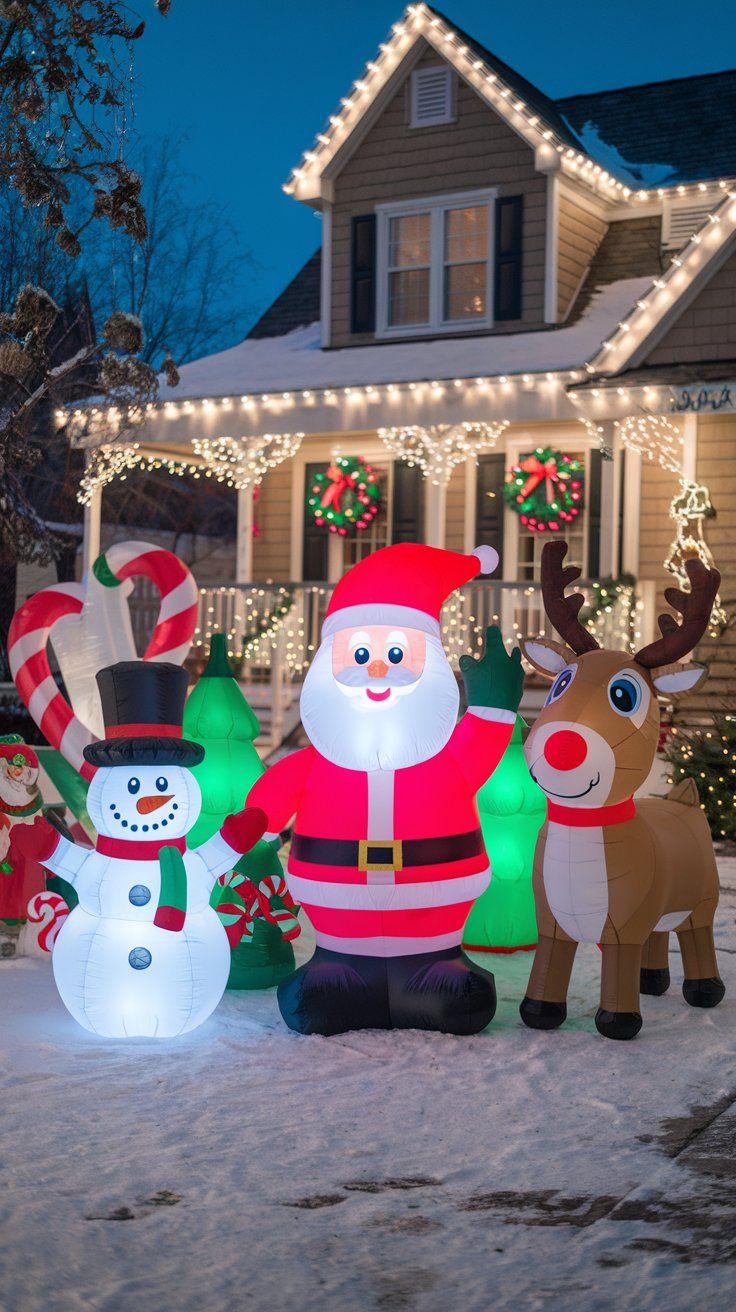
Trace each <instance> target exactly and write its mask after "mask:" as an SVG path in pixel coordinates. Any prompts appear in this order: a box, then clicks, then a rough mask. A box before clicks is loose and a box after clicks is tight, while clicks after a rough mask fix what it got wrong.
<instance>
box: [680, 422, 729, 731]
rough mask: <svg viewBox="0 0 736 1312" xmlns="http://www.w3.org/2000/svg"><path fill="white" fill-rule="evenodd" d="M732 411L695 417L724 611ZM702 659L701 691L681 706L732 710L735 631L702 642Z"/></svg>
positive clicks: (708, 524) (699, 467) (700, 469)
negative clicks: (705, 669)
mask: <svg viewBox="0 0 736 1312" xmlns="http://www.w3.org/2000/svg"><path fill="white" fill-rule="evenodd" d="M735 457H736V415H733V414H732V415H725V414H724V415H706V416H703V417H701V418H699V419H698V459H697V467H696V468H697V478H698V481H699V482H701V483H705V485H706V487H707V488H709V490H710V494H711V499H712V502H713V506H714V508H715V511H716V516H715V519H708V520H706V521H705V538H706V541H707V543H708V546H709V547H710V550H711V552H712V553H713V558H714V560H715V563H716V565H717V566H718V569H719V570H720V571H721V574H722V575H723V583H722V585H721V600H722V602H723V603H724V606H725V608H726V611H727V612H728V613H729V614H731V615H733V613H734V611H736V586H735V585H734V579H736V458H735ZM698 656H699V658H700V659H701V660H705V661H707V662H708V664H709V665H710V671H711V672H710V677H709V679H708V682H707V683H706V684H705V685H704V687H703V690H702V692H700V693H697V692H696V693H695V694H694V695H693V696H692V697H690V698H688V700H687V702H686V703H685V704H684V708H685V709H687V710H688V711H696V710H705V709H708V710H713V711H722V710H727V711H729V712H731V713H733V711H734V710H736V677H734V670H736V631H734V629H733V628H730V629H728V630H727V631H726V633H725V634H724V635H723V637H722V638H721V639H720V640H719V641H717V642H715V643H711V642H705V643H702V644H701V647H700V649H699V651H698Z"/></svg>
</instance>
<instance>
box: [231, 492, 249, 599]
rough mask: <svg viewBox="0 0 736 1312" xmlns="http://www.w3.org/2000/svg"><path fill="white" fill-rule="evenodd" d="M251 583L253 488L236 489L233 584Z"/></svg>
mask: <svg viewBox="0 0 736 1312" xmlns="http://www.w3.org/2000/svg"><path fill="white" fill-rule="evenodd" d="M252 581H253V486H252V484H248V486H247V487H241V488H238V524H237V540H236V544H235V582H236V583H252Z"/></svg>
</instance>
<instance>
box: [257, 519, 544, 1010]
mask: <svg viewBox="0 0 736 1312" xmlns="http://www.w3.org/2000/svg"><path fill="white" fill-rule="evenodd" d="M497 563H498V556H497V554H496V552H495V551H493V549H492V548H491V547H479V548H478V549H477V550H476V551H475V552H474V553H473V555H461V554H459V553H455V552H451V551H442V550H438V549H437V548H434V547H427V546H422V545H417V544H412V543H402V544H398V545H396V546H392V547H385V548H384V549H383V550H381V551H376V552H374V553H373V554H372V555H370V556H368V557H366V559H364V560H362V561H360V563H359V564H357V565H355V566H354V567H353V569H351V570H350V571H349V572H348V573H347V574H346V575H345V577H344V578H343V579H342V580H341V581H340V582H339V583H338V585H337V587H336V588H335V591H334V593H333V596H332V600H331V602H330V605H329V607H328V610H327V615H326V618H325V623H324V626H323V629H322V642H321V645H320V647H319V650H318V651H317V654H316V656H315V659H314V661H313V663H312V665H311V667H310V669H309V671H308V673H307V676H306V679H305V682H304V688H303V690H302V696H301V715H302V723H303V725H304V728H305V730H306V732H307V734H308V736H309V738H310V741H311V745H310V746H309V747H306V748H304V749H303V750H302V751H299V752H295V753H294V754H293V755H292V756H288V757H285V758H284V759H283V760H281V761H279V762H277V764H276V765H274V766H272V767H271V769H269V770H268V771H267V772H266V774H265V775H263V776H262V778H261V779H259V780H258V781H257V783H256V784H255V785H254V787H253V788H252V789H251V792H250V794H249V797H248V802H249V804H250V805H255V806H258V807H260V808H261V809H262V810H263V811H265V813H266V816H267V820H268V824H267V831H268V834H270V836H271V837H275V836H276V835H277V833H278V832H279V831H280V830H281V829H283V828H284V826H285V825H286V824H287V823H288V821H289V820H290V819H291V818H292V816H295V824H294V834H293V839H292V844H291V853H290V856H289V863H288V871H287V878H288V883H289V888H290V891H291V893H292V895H293V897H294V898H295V899H296V901H297V902H299V903H301V905H302V906H303V907H304V909H305V911H306V912H307V914H308V916H309V918H310V920H311V922H312V924H313V926H314V929H315V932H316V937H317V947H316V950H315V953H314V956H313V957H312V958H311V960H310V961H308V962H307V963H306V965H304V966H302V967H300V969H299V970H297V971H295V972H294V973H293V974H292V975H290V976H288V977H287V978H286V979H285V980H283V981H282V983H281V984H280V985H279V990H278V1000H279V1007H280V1009H281V1014H282V1016H283V1017H284V1020H285V1021H286V1023H287V1025H289V1026H290V1027H291V1028H292V1029H294V1030H298V1031H299V1032H301V1033H304V1034H338V1033H341V1032H343V1031H345V1030H350V1029H359V1028H383V1029H388V1028H398V1027H402V1028H404V1027H417V1028H420V1029H431V1030H442V1031H445V1032H447V1033H451V1034H473V1033H477V1032H478V1031H479V1030H482V1029H483V1028H484V1027H485V1026H486V1025H487V1024H488V1022H489V1021H490V1020H491V1018H492V1017H493V1014H494V1012H495V1009H496V994H495V987H494V981H493V976H492V975H491V974H489V973H488V972H486V971H484V970H481V969H480V968H477V967H476V966H474V965H473V964H472V963H471V962H470V961H469V960H468V958H467V957H465V956H464V954H463V952H462V951H461V947H460V941H461V937H462V930H463V925H464V923H465V919H466V916H467V914H468V911H469V909H470V906H471V904H472V902H473V901H474V900H475V898H477V897H478V895H479V894H480V893H482V892H483V890H484V889H485V888H486V886H487V884H488V882H489V879H490V870H489V863H488V857H487V854H486V850H485V848H484V845H483V836H482V832H481V828H480V824H479V821H478V812H477V808H476V803H475V794H476V792H477V790H478V788H479V787H480V786H481V784H482V783H484V782H485V780H486V779H487V778H488V777H489V775H490V774H491V773H492V771H493V770H494V769H495V768H496V766H497V764H498V762H499V761H500V759H501V756H502V755H503V753H504V751H505V749H506V746H507V744H508V742H509V739H510V737H511V732H512V728H513V725H514V720H515V717H516V709H517V706H518V703H519V700H520V698H521V689H522V682H523V675H522V669H521V654H520V652H519V651H518V649H515V650H514V651H513V652H512V653H511V655H509V654H507V652H506V650H505V648H504V645H503V641H502V639H501V634H500V632H499V630H498V629H497V628H496V627H492V628H490V629H489V630H488V633H487V638H486V649H485V653H484V655H483V656H482V657H481V658H480V659H474V658H472V657H470V656H464V657H463V658H462V659H461V662H460V667H461V673H462V677H463V679H464V682H465V689H466V693H467V702H468V709H467V711H466V712H465V714H464V715H463V717H462V719H461V720H460V721H459V723H458V722H457V714H458V708H459V691H458V686H457V682H456V680H455V676H454V674H453V672H452V670H451V668H450V665H449V663H448V660H447V657H446V655H445V652H444V650H443V647H442V641H441V637H440V611H441V609H442V605H443V603H444V601H445V600H446V598H447V597H448V596H449V595H450V594H451V593H452V592H453V591H454V590H455V589H456V588H458V587H460V586H461V585H462V584H463V583H467V582H468V581H469V580H470V579H472V578H474V576H475V575H476V574H478V573H479V572H481V571H482V572H484V573H490V572H491V570H493V569H494V568H495V566H496V564H497ZM268 834H267V836H268Z"/></svg>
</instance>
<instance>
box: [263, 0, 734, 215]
mask: <svg viewBox="0 0 736 1312" xmlns="http://www.w3.org/2000/svg"><path fill="white" fill-rule="evenodd" d="M417 36H423V37H424V38H425V40H426V41H427V42H428V43H429V44H430V45H431V46H433V47H434V49H435V50H436V51H437V52H438V53H439V54H441V55H443V56H444V57H446V58H447V59H448V60H449V62H450V63H451V64H452V65H453V66H454V67H455V69H456V70H457V71H458V72H459V73H460V74H461V75H462V76H463V77H464V78H465V80H466V81H467V82H469V83H470V85H471V86H473V87H474V89H475V90H476V91H478V92H479V94H480V95H481V96H482V97H483V98H484V99H485V100H486V101H487V102H488V103H490V104H491V105H493V107H494V108H496V109H498V110H499V111H500V112H501V113H502V115H503V116H504V117H505V118H506V119H507V120H508V121H509V122H510V123H511V125H512V126H513V127H515V128H516V129H517V130H519V131H520V132H521V133H522V135H523V136H524V137H525V138H526V139H527V140H529V141H530V144H533V145H535V146H536V147H538V148H540V149H541V150H542V151H546V152H548V153H549V154H550V158H551V159H554V157H555V156H556V157H558V159H559V161H560V164H561V166H562V168H563V171H565V172H568V173H570V174H571V175H572V176H573V177H582V178H583V180H584V181H586V182H587V183H589V184H590V185H592V186H593V187H594V188H596V189H598V190H600V191H601V192H602V193H604V194H605V195H607V196H608V197H609V199H614V198H615V199H617V200H623V201H626V202H629V203H636V202H645V201H650V200H652V199H653V198H654V197H657V198H658V199H661V198H662V197H664V196H666V195H672V194H676V195H678V196H683V195H685V194H689V193H690V192H693V193H696V192H704V191H708V190H709V189H710V188H709V187H708V185H707V184H706V183H704V182H697V183H691V184H688V185H685V184H683V183H680V184H675V185H673V186H671V187H667V188H665V187H651V188H646V187H636V186H635V185H633V186H632V185H629V184H628V183H626V182H622V181H621V180H620V179H619V178H617V177H616V176H615V174H613V173H611V172H610V171H609V170H607V169H605V168H604V167H603V166H602V165H601V164H598V163H597V162H596V161H595V160H593V159H591V157H590V156H589V155H587V154H585V153H584V152H582V151H580V150H577V149H576V148H575V147H574V146H571V144H570V142H569V141H566V140H564V139H563V138H562V137H561V136H560V135H559V134H558V133H557V132H556V131H555V130H554V129H553V128H552V127H551V126H550V125H549V124H547V123H545V122H544V121H543V120H542V119H541V118H540V116H539V114H538V113H537V112H536V111H535V110H533V109H532V108H531V107H530V106H528V105H527V104H526V103H525V102H524V100H523V99H521V98H520V97H519V96H518V95H517V94H516V93H515V92H514V91H513V89H512V88H511V87H510V86H509V85H508V84H507V83H505V82H504V80H503V78H501V77H500V76H499V74H498V73H497V72H496V70H495V69H493V68H491V67H490V65H489V64H487V63H486V62H485V61H484V60H483V59H482V58H481V57H480V56H479V55H478V54H477V52H476V51H473V50H471V49H469V48H468V46H467V45H466V44H465V42H464V41H463V39H462V38H461V37H460V36H459V34H458V33H457V32H456V31H455V30H454V28H452V27H451V26H450V25H449V24H448V23H447V22H445V21H443V20H442V19H441V18H439V17H438V16H437V15H436V14H433V13H432V12H431V10H430V9H428V7H427V6H426V5H424V4H422V3H418V4H410V5H409V6H408V8H407V9H406V10H405V11H404V14H403V15H402V18H401V20H400V21H399V22H398V23H394V25H393V27H392V29H391V34H390V36H389V37H388V39H387V40H386V41H385V42H384V43H383V44H382V45H381V47H380V49H379V51H378V53H377V54H376V56H375V58H374V59H371V60H369V61H368V63H367V64H366V66H365V70H364V72H363V73H362V75H361V76H360V77H358V78H357V79H356V80H355V81H354V82H353V85H352V87H351V89H350V92H349V94H348V95H347V96H344V97H343V98H342V101H341V107H340V109H339V110H337V111H336V112H335V113H334V114H332V115H331V116H330V118H329V122H328V124H327V126H326V127H325V129H324V130H323V131H322V132H320V133H318V135H317V137H316V138H315V140H314V144H313V145H312V147H311V148H310V149H309V150H306V151H304V153H303V155H302V158H301V160H300V162H299V164H298V165H297V166H296V168H294V169H292V171H291V175H290V177H289V179H288V181H287V182H285V183H284V185H283V190H284V191H285V192H286V193H287V195H296V194H298V192H299V190H300V188H301V186H302V183H303V181H304V179H305V178H306V177H308V176H309V175H310V174H311V173H314V172H321V170H322V169H323V168H324V167H325V166H326V165H327V164H328V163H329V162H330V160H331V159H332V157H333V155H334V154H335V152H336V150H337V149H339V147H340V146H341V144H342V142H343V140H344V139H345V137H346V135H347V132H348V130H349V129H351V128H352V127H353V126H354V125H355V123H356V122H357V121H358V119H359V118H360V116H361V115H362V113H363V110H364V109H365V108H366V107H367V105H368V104H370V103H371V100H372V98H373V97H374V96H375V95H376V94H377V93H378V91H380V90H381V88H382V87H383V86H384V85H385V83H386V81H387V80H388V78H389V77H390V75H391V74H392V73H393V72H394V70H395V69H396V68H397V67H398V65H399V63H400V62H401V60H402V59H403V58H404V56H405V55H406V53H407V52H408V50H409V49H410V48H411V46H412V44H413V42H414V41H415V39H416V37H417ZM717 185H718V186H719V187H725V186H726V185H728V184H727V181H726V180H725V179H719V181H718V184H717ZM711 186H712V184H711Z"/></svg>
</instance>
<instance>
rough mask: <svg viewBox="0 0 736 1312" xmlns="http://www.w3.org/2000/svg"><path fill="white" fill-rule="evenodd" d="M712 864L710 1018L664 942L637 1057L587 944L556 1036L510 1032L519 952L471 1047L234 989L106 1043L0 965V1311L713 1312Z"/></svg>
mask: <svg viewBox="0 0 736 1312" xmlns="http://www.w3.org/2000/svg"><path fill="white" fill-rule="evenodd" d="M721 871H722V882H723V885H724V893H723V898H722V902H721V907H720V912H719V916H718V922H717V942H718V945H719V949H720V964H721V974H722V976H723V978H724V980H725V982H726V985H727V988H728V990H729V991H728V993H727V996H726V999H725V1001H724V1002H723V1003H722V1005H721V1006H720V1007H718V1008H717V1009H716V1010H715V1011H712V1012H704V1011H693V1010H691V1009H690V1008H689V1007H687V1006H686V1004H685V1003H684V1001H683V999H682V996H681V993H680V980H681V978H682V972H681V969H680V965H679V960H678V959H677V957H676V956H675V953H674V951H673V953H672V961H671V965H672V973H673V984H672V988H671V991H670V993H669V994H668V995H667V996H666V997H664V998H645V999H643V1014H644V1029H643V1030H642V1033H641V1035H640V1036H639V1038H638V1039H636V1040H635V1041H634V1042H633V1043H611V1042H608V1041H606V1040H604V1039H602V1038H600V1037H599V1036H598V1035H597V1034H596V1031H595V1028H594V1025H593V1016H594V1013H595V1010H596V985H597V972H598V969H599V957H598V952H597V949H595V948H590V949H588V948H585V949H581V951H580V952H579V956H578V962H577V965H576V969H575V973H574V976H573V986H572V990H571V996H570V1005H569V1014H570V1019H569V1021H568V1023H567V1025H566V1026H565V1027H564V1028H563V1029H562V1030H560V1031H558V1032H557V1033H555V1034H539V1033H532V1032H531V1031H529V1030H526V1029H524V1027H523V1026H522V1024H521V1022H520V1021H519V1018H518V1014H517V1008H518V1004H519V1000H520V998H521V997H522V995H523V993H524V986H525V982H526V976H527V973H528V969H529V964H530V960H529V955H528V954H517V955H516V956H512V957H497V958H494V959H493V962H494V970H495V973H496V982H497V986H498V990H499V999H500V1001H499V1009H498V1013H497V1016H496V1019H495V1021H494V1023H493V1024H492V1025H491V1027H490V1028H489V1029H488V1030H487V1031H486V1032H485V1033H484V1034H482V1035H479V1036H478V1037H477V1038H472V1039H458V1038H451V1037H447V1036H442V1035H430V1034H424V1033H419V1032H404V1033H401V1032H397V1033H355V1034H348V1035H345V1036H343V1037H340V1038H333V1039H323V1038H318V1037H314V1038H302V1037H299V1036H297V1035H294V1034H291V1033H290V1032H288V1031H287V1030H286V1028H285V1027H284V1025H283V1024H282V1022H281V1019H280V1017H279V1014H278V1010H277V1006H276V999H275V995H274V994H273V993H264V994H247V993H246V994H227V995H226V997H225V999H224V1000H223V1002H222V1003H221V1004H220V1007H219V1008H218V1010H217V1012H216V1013H215V1015H214V1016H213V1017H212V1019H211V1020H210V1021H209V1022H208V1023H207V1024H206V1025H204V1026H202V1028H201V1029H199V1030H197V1031H196V1032H195V1033H194V1034H192V1035H189V1036H187V1037H185V1038H184V1039H179V1040H176V1041H170V1042H155V1041H146V1042H142V1041H137V1042H129V1043H121V1042H106V1041H101V1040H96V1039H94V1038H92V1037H91V1036H90V1035H88V1034H86V1033H85V1032H84V1031H82V1030H81V1029H79V1028H78V1027H77V1025H76V1024H75V1022H74V1021H73V1020H72V1019H71V1017H70V1016H68V1015H67V1013H66V1012H65V1011H64V1008H63V1006H62V1004H61V1002H60V1001H59V999H58V997H57V995H56V992H55V989H54V985H53V980H52V976H51V970H50V967H49V963H47V962H45V961H32V960H17V961H10V962H6V963H0V1030H1V1040H0V1063H1V1066H0V1086H1V1087H2V1103H1V1105H0V1115H1V1116H2V1122H1V1123H2V1139H1V1141H0V1142H1V1144H2V1147H1V1149H0V1169H1V1172H2V1174H1V1176H0V1181H1V1187H0V1308H2V1310H3V1312H57V1310H59V1312H81V1310H82V1309H84V1310H85V1312H87V1310H88V1309H90V1310H91V1309H94V1312H101V1310H104V1312H122V1309H130V1308H135V1309H151V1310H152V1312H190V1310H191V1312H195V1310H196V1312H230V1309H238V1312H241V1309H249V1308H251V1309H255V1310H256V1312H261V1309H263V1312H292V1310H294V1312H296V1310H297V1309H307V1310H311V1309H315V1312H316V1310H317V1309H320V1310H321V1309H326V1310H328V1312H353V1309H356V1310H357V1309H360V1312H363V1310H364V1309H365V1310H366V1312H370V1309H378V1310H379V1312H380V1310H381V1309H383V1310H390V1309H399V1310H400V1309H407V1312H440V1310H441V1312H447V1309H451V1308H452V1309H454V1308H463V1309H467V1310H468V1312H485V1310H486V1309H491V1308H493V1309H494V1312H496V1310H500V1309H506V1308H508V1309H512V1308H513V1309H519V1308H522V1309H525V1310H526V1309H540V1308H544V1309H560V1310H562V1309H564V1310H565V1312H568V1310H569V1309H573V1310H575V1309H581V1312H582V1310H584V1312H595V1310H596V1309H603V1308H606V1309H608V1308H611V1309H613V1308H615V1309H628V1308H631V1309H634V1308H636V1309H642V1310H645V1309H648V1308H652V1309H654V1308H655V1307H656V1308H667V1309H668V1312H677V1310H678V1309H686V1308H687V1309H690V1308H694V1309H698V1310H699V1309H701V1308H707V1307H711V1306H712V1307H728V1306H731V1305H732V1303H733V1279H734V1275H733V1273H734V1267H733V1263H734V1261H735V1260H736V1174H735V1173H734V1165H733V1162H734V1149H736V1101H735V1099H736V1056H735V1055H734V1051H735V1049H736V1042H735V1039H736V1026H735V1023H734V1022H735V1020H736V924H735V920H734V917H735V916H736V859H730V860H724V861H722V862H721ZM672 943H673V948H674V944H675V939H674V936H673V939H672ZM297 946H298V947H299V950H300V956H301V957H304V956H306V955H308V954H309V952H310V951H311V944H310V941H309V938H308V935H307V934H306V933H305V934H304V935H303V936H302V939H301V940H299V943H298V945H297ZM729 1290H731V1293H730V1294H729V1292H728V1291H729Z"/></svg>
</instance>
